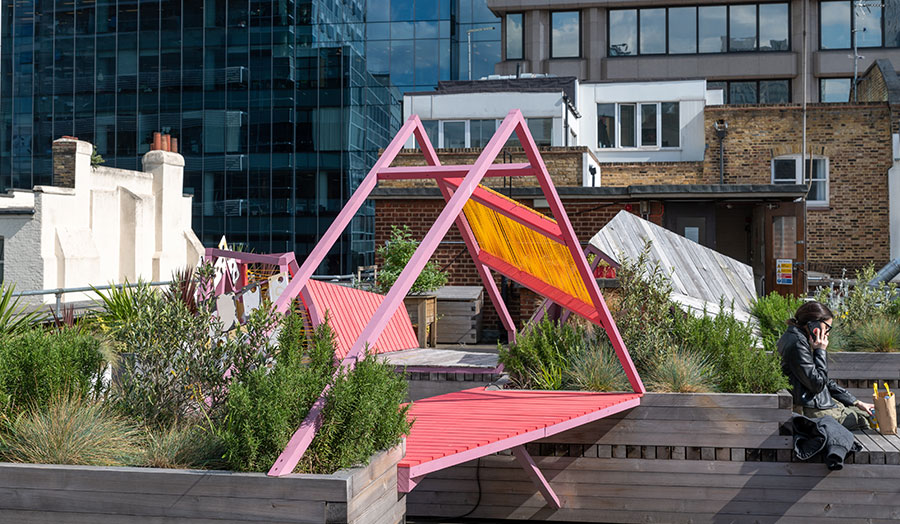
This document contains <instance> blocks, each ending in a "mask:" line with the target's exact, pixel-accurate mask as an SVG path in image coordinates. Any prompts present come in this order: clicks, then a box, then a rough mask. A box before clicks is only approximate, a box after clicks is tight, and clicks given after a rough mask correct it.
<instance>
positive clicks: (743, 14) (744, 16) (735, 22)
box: [728, 5, 756, 51]
mask: <svg viewBox="0 0 900 524" xmlns="http://www.w3.org/2000/svg"><path fill="white" fill-rule="evenodd" d="M755 49H756V5H732V6H729V7H728V50H729V51H754V50H755Z"/></svg>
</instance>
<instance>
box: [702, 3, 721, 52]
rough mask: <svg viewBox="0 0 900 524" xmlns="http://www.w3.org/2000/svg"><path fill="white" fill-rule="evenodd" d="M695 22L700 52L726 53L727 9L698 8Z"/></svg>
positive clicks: (714, 7)
mask: <svg viewBox="0 0 900 524" xmlns="http://www.w3.org/2000/svg"><path fill="white" fill-rule="evenodd" d="M697 20H698V21H699V29H698V35H699V36H698V40H699V45H700V52H701V53H724V52H725V51H728V8H727V7H726V6H724V5H717V6H703V7H699V8H698V10H697Z"/></svg>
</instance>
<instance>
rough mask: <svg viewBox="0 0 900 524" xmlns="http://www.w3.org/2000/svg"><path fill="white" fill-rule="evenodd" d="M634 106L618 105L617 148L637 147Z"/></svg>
mask: <svg viewBox="0 0 900 524" xmlns="http://www.w3.org/2000/svg"><path fill="white" fill-rule="evenodd" d="M635 116H636V115H635V106H634V104H620V105H619V147H634V146H636V145H637V136H636V134H635V133H636V131H637V126H636V125H635Z"/></svg>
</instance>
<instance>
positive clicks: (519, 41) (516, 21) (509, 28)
mask: <svg viewBox="0 0 900 524" xmlns="http://www.w3.org/2000/svg"><path fill="white" fill-rule="evenodd" d="M524 43H525V32H524V31H523V29H522V13H510V14H507V15H506V59H507V60H521V59H522V57H523V48H524Z"/></svg>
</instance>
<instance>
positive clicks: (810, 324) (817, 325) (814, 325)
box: [806, 320, 825, 337]
mask: <svg viewBox="0 0 900 524" xmlns="http://www.w3.org/2000/svg"><path fill="white" fill-rule="evenodd" d="M814 329H818V330H819V331H820V332H822V333H824V332H825V326H824V325H822V323H821V322H819V321H817V320H815V321H812V322H807V323H806V330H807V331H808V332H809V336H810V337H815V336H816V334H815V332H814V331H813V330H814Z"/></svg>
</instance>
